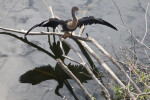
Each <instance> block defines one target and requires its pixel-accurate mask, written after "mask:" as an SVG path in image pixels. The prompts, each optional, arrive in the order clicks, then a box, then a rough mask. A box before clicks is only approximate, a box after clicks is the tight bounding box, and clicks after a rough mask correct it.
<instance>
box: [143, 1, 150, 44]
mask: <svg viewBox="0 0 150 100" xmlns="http://www.w3.org/2000/svg"><path fill="white" fill-rule="evenodd" d="M148 8H149V2H148V5H147V8H146V12H145V35H144V37H143V39H142V41H141V43H143V42H144V40H145V37H146V35H147V12H148Z"/></svg>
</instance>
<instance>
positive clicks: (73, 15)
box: [72, 11, 77, 21]
mask: <svg viewBox="0 0 150 100" xmlns="http://www.w3.org/2000/svg"><path fill="white" fill-rule="evenodd" d="M75 13H76V12H74V11H72V20H73V21H76V20H77V17H76V14H75Z"/></svg>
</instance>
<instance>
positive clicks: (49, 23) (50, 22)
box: [25, 7, 117, 36]
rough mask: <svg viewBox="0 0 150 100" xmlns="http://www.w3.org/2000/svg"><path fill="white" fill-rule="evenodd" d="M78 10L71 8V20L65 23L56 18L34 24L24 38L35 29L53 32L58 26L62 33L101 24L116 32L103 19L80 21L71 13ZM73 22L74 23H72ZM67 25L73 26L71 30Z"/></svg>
mask: <svg viewBox="0 0 150 100" xmlns="http://www.w3.org/2000/svg"><path fill="white" fill-rule="evenodd" d="M74 9H75V10H76V9H77V10H78V8H77V7H73V8H72V17H73V19H72V20H66V21H63V20H60V19H58V18H50V19H49V20H46V21H43V22H41V23H40V24H36V25H34V26H33V27H32V28H31V29H29V30H28V32H27V33H26V34H25V36H26V35H27V34H28V33H29V32H30V31H31V30H32V29H33V28H35V27H51V28H53V29H54V30H55V28H56V27H57V26H58V25H61V26H62V31H64V32H67V33H68V32H72V31H74V30H75V29H76V28H77V27H79V28H80V27H81V26H83V25H91V24H102V25H106V26H108V27H110V28H113V29H115V30H117V28H116V27H114V26H113V25H111V24H110V23H108V22H106V21H104V20H103V19H101V18H95V17H94V16H89V17H83V18H81V19H79V20H78V19H77V18H76V16H75V12H76V11H73V10H74ZM74 20H75V21H74ZM73 22H74V23H75V24H74V23H73ZM69 24H71V25H74V26H73V28H69Z"/></svg>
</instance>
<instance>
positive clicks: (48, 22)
mask: <svg viewBox="0 0 150 100" xmlns="http://www.w3.org/2000/svg"><path fill="white" fill-rule="evenodd" d="M63 22H64V21H63V20H59V19H58V18H50V19H49V20H46V21H44V22H43V23H42V24H41V25H40V27H52V28H54V29H55V28H56V27H57V26H58V25H59V24H60V25H61V24H63Z"/></svg>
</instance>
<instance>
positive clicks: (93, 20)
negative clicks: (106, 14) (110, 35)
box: [77, 16, 117, 30]
mask: <svg viewBox="0 0 150 100" xmlns="http://www.w3.org/2000/svg"><path fill="white" fill-rule="evenodd" d="M91 24H102V25H106V26H108V27H111V28H113V29H115V30H117V28H116V27H114V26H113V25H111V24H110V23H108V22H106V21H104V20H103V19H101V18H95V17H94V16H89V17H83V18H81V19H79V20H78V25H77V27H81V26H82V25H91Z"/></svg>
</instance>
